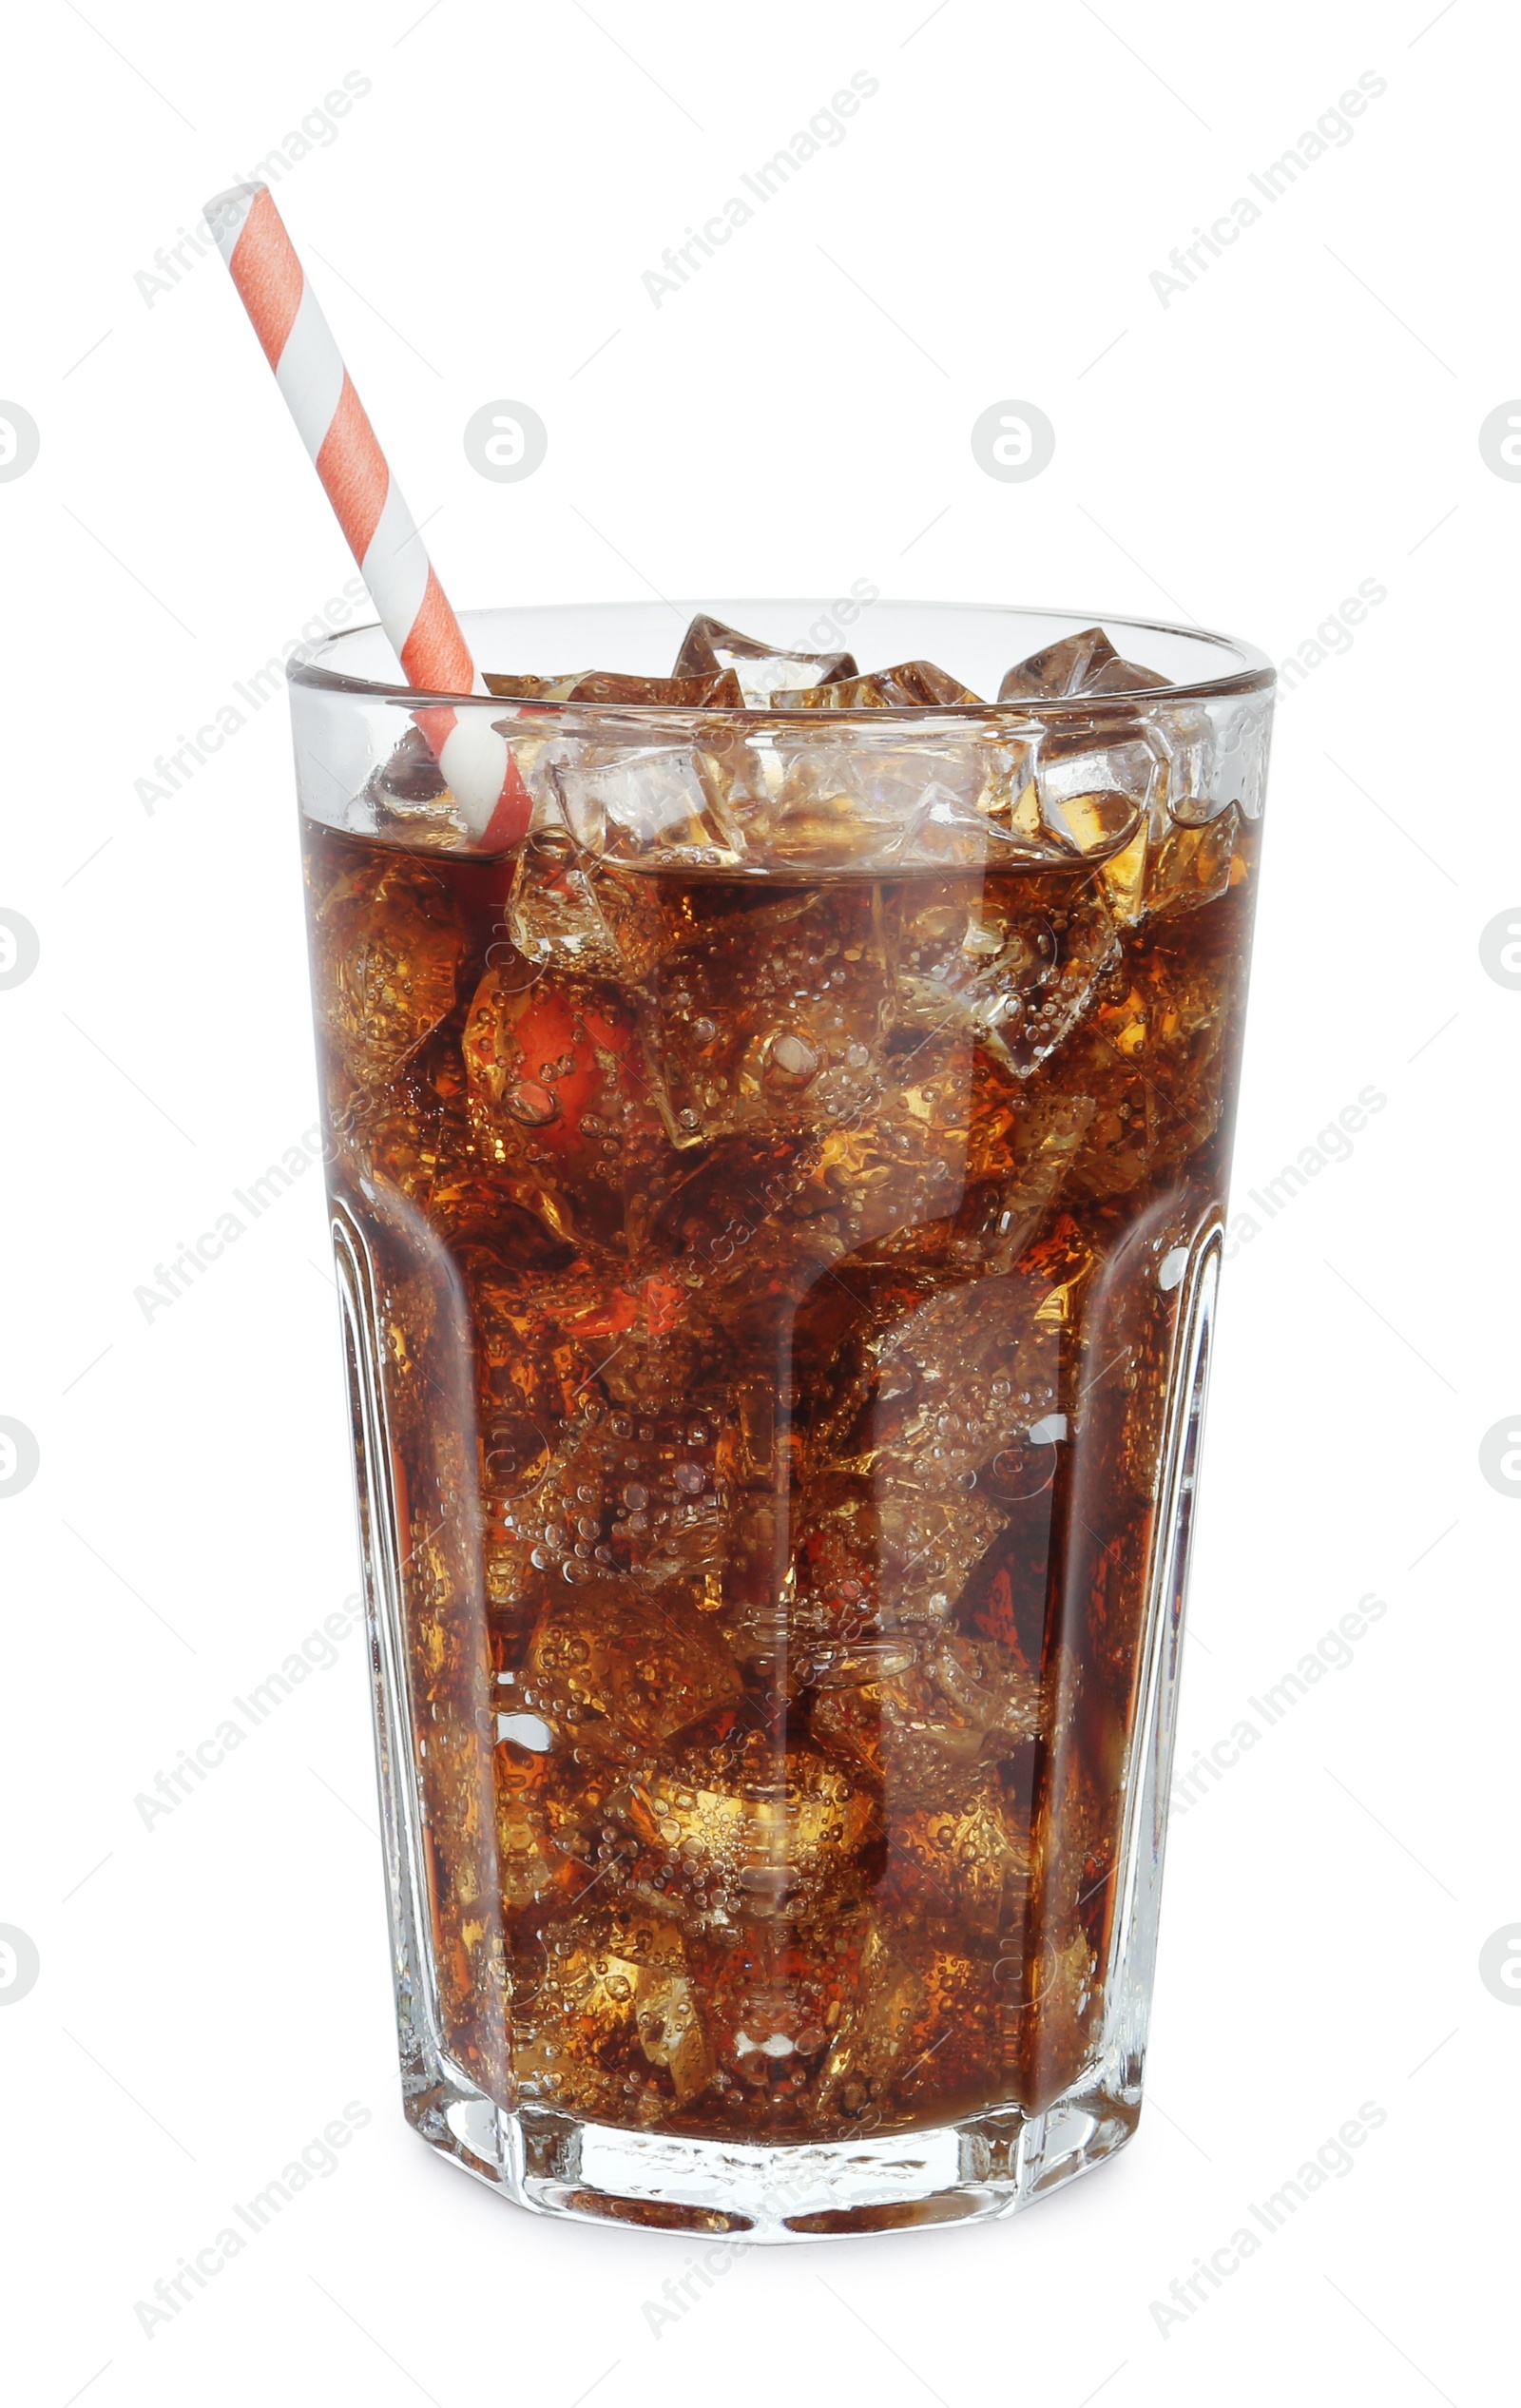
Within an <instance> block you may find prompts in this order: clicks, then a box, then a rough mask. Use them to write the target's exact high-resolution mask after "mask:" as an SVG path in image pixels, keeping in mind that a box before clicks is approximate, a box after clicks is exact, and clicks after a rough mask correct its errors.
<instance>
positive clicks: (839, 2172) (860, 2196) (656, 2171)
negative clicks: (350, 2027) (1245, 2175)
mask: <svg viewBox="0 0 1521 2408" xmlns="http://www.w3.org/2000/svg"><path fill="white" fill-rule="evenodd" d="M1112 2071H1113V2072H1114V2073H1116V2074H1117V2073H1119V2071H1120V2069H1119V2068H1118V2067H1116V2068H1114V2069H1112ZM1140 2106H1141V2102H1140V2091H1139V2088H1138V2087H1136V2086H1134V2085H1133V2084H1130V2085H1122V2083H1121V2082H1120V2081H1116V2080H1112V2079H1111V2080H1106V2079H1105V2078H1103V2075H1102V2074H1101V2072H1100V2071H1098V2070H1097V2069H1095V2070H1093V2071H1089V2072H1088V2074H1087V2075H1086V2076H1085V2077H1084V2078H1083V2080H1082V2081H1081V2082H1079V2083H1076V2084H1074V2085H1073V2086H1072V2088H1071V2089H1070V2090H1068V2091H1067V2092H1066V2093H1065V2094H1064V2095H1063V2096H1062V2097H1061V2098H1059V2099H1057V2100H1055V2101H1054V2102H1053V2104H1052V2105H1051V2106H1050V2107H1049V2108H1047V2109H1045V2110H1044V2111H1043V2112H1042V2113H1040V2114H1027V2113H1026V2112H1025V2110H1024V2109H1021V2108H1017V2107H1007V2108H999V2109H994V2110H992V2112H990V2113H988V2114H985V2115H976V2116H970V2117H968V2118H967V2119H966V2120H965V2121H964V2122H962V2123H959V2124H944V2125H939V2126H937V2127H935V2128H934V2129H930V2130H927V2131H920V2132H898V2133H889V2134H887V2135H885V2136H883V2137H881V2138H871V2137H863V2138H861V2139H859V2140H852V2141H838V2142H831V2143H825V2144H823V2145H818V2144H813V2143H809V2144H802V2145H799V2146H796V2147H787V2146H784V2145H780V2144H779V2145H776V2146H772V2147H765V2148H747V2147H743V2146H741V2145H739V2144H736V2143H731V2142H724V2141H700V2140H683V2139H673V2138H671V2137H670V2136H669V2135H667V2134H664V2133H657V2132H626V2131H615V2130H613V2129H610V2128H608V2127H607V2126H606V2125H599V2124H586V2123H582V2122H580V2121H578V2119H577V2118H576V2117H574V2116H571V2115H564V2114H560V2113H557V2112H555V2111H554V2110H552V2109H542V2108H527V2109H522V2110H520V2111H519V2112H518V2113H515V2114H510V2113H508V2112H506V2111H505V2110H504V2109H499V2108H497V2107H496V2106H495V2105H494V2104H493V2103H492V2102H491V2100H490V2099H488V2098H487V2097H485V2096H484V2094H483V2093H482V2092H480V2091H479V2090H474V2089H473V2088H472V2086H471V2085H470V2084H469V2083H467V2082H464V2081H462V2080H460V2079H458V2078H457V2077H450V2078H446V2079H444V2080H441V2081H439V2082H436V2083H433V2084H430V2085H429V2087H428V2089H427V2090H425V2091H421V2092H418V2093H415V2094H414V2095H413V2096H412V2097H410V2098H409V2100H408V2102H407V2115H408V2120H409V2121H410V2122H411V2123H412V2125H413V2126H414V2129H415V2130H416V2131H417V2132H418V2133H420V2135H421V2136H422V2138H423V2139H424V2140H426V2141H427V2142H428V2143H429V2144H430V2145H431V2146H432V2147H433V2148H436V2149H437V2150H439V2152H440V2153H441V2154H442V2155H444V2156H446V2157H450V2158H452V2160H453V2162H454V2163H455V2164H456V2165H457V2166H461V2167H464V2169H465V2171H466V2172H467V2173H470V2174H473V2175H474V2176H475V2178H476V2179H477V2181H479V2182H484V2183H487V2184H489V2185H490V2186H491V2188H492V2189H493V2190H496V2191H499V2192H500V2193H501V2194H502V2196H503V2197H504V2198H507V2199H510V2200H511V2201H513V2202H514V2204H515V2205H516V2206H520V2207H527V2208H529V2210H530V2211H531V2212H532V2213H534V2214H535V2215H542V2216H565V2217H568V2218H569V2219H571V2220H572V2221H574V2222H579V2223H583V2224H586V2223H589V2224H617V2225H637V2226H640V2227H642V2228H644V2229H645V2230H651V2231H657V2232H678V2233H685V2234H697V2235H702V2236H703V2237H704V2238H707V2239H711V2240H715V2241H744V2242H768V2243H769V2242H784V2241H834V2240H848V2239H850V2238H851V2237H853V2236H854V2235H857V2234H860V2233H869V2232H904V2231H910V2230H913V2229H915V2228H916V2227H918V2226H921V2225H946V2224H982V2223H987V2222H989V2221H990V2220H991V2219H992V2218H993V2217H996V2216H1010V2215H1012V2214H1013V2213H1014V2212H1015V2210H1016V2209H1018V2208H1020V2207H1026V2206H1030V2203H1031V2201H1033V2200H1036V2199H1043V2198H1044V2197H1045V2196H1046V2195H1047V2193H1048V2192H1049V2191H1052V2190H1058V2189H1060V2187H1061V2186H1062V2185H1063V2184H1064V2183H1069V2182H1073V2181H1075V2180H1076V2178H1077V2176H1078V2175H1079V2174H1086V2173H1088V2172H1089V2171H1090V2170H1091V2169H1092V2167H1095V2166H1100V2165H1102V2164H1103V2163H1104V2160H1105V2159H1106V2158H1107V2157H1110V2156H1112V2155H1113V2153H1114V2151H1115V2150H1116V2149H1117V2148H1123V2147H1124V2145H1125V2143H1126V2141H1127V2140H1128V2139H1129V2137H1130V2135H1131V2133H1132V2132H1133V2131H1134V2129H1135V2127H1136V2123H1137V2120H1138V2118H1139V2115H1140Z"/></svg>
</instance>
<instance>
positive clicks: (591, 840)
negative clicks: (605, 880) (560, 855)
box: [538, 726, 743, 868]
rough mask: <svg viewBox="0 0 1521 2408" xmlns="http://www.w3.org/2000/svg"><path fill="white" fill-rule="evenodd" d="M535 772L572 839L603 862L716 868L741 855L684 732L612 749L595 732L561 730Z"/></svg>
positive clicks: (738, 834) (733, 830)
mask: <svg viewBox="0 0 1521 2408" xmlns="http://www.w3.org/2000/svg"><path fill="white" fill-rule="evenodd" d="M538 775H539V777H540V782H541V788H542V790H543V791H545V792H547V793H552V796H553V799H554V803H555V807H556V809H557V811H558V813H559V814H560V816H561V817H562V818H563V819H564V821H565V824H566V825H567V826H568V828H569V830H570V832H571V834H572V835H573V836H574V837H575V838H576V839H577V840H578V842H580V843H582V844H585V845H587V846H588V847H589V848H591V849H592V850H594V851H600V852H602V853H604V854H605V855H606V857H607V858H608V859H609V860H616V859H623V860H630V861H642V860H645V859H646V858H647V857H651V856H655V857H660V858H662V859H664V860H668V861H669V862H670V863H671V864H672V865H673V866H675V865H677V864H680V863H685V864H688V865H692V864H695V865H697V866H700V867H703V868H722V867H725V866H732V865H733V863H734V862H735V861H737V860H739V859H740V858H741V857H742V846H743V838H742V833H741V832H740V831H739V830H738V829H737V828H736V826H735V825H733V824H732V823H731V822H730V821H729V820H727V819H725V818H724V817H723V815H722V811H721V810H720V809H719V808H717V807H716V805H715V799H714V797H713V795H712V794H710V792H709V790H708V788H707V787H706V786H705V785H704V783H703V774H702V770H701V768H700V765H699V761H698V757H697V754H696V752H695V751H694V747H693V740H692V738H691V737H690V736H689V735H687V734H685V733H684V732H683V734H682V735H681V736H679V737H678V736H671V737H658V736H654V735H652V736H651V737H650V739H649V740H648V742H640V743H633V742H630V743H627V744H619V745H611V744H609V743H607V742H606V740H605V739H602V738H599V736H598V735H597V734H596V733H595V732H594V731H587V730H585V729H578V728H576V727H573V726H572V727H568V728H566V729H562V730H560V731H558V732H557V733H556V734H555V735H554V736H553V738H552V739H551V740H550V741H549V742H547V743H546V744H545V747H544V751H543V755H542V758H541V760H540V761H539V763H538Z"/></svg>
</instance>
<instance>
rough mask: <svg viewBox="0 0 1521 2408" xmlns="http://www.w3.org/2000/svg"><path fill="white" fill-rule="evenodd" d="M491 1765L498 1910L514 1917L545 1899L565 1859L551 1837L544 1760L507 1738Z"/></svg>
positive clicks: (502, 1741) (499, 1742)
mask: <svg viewBox="0 0 1521 2408" xmlns="http://www.w3.org/2000/svg"><path fill="white" fill-rule="evenodd" d="M493 1763H494V1766H495V1773H496V1848H497V1856H498V1859H499V1861H500V1864H501V1875H502V1905H503V1908H504V1911H505V1912H506V1913H507V1914H509V1915H514V1914H518V1913H520V1912H521V1911H522V1909H523V1908H524V1907H526V1906H532V1905H534V1904H536V1903H537V1901H538V1900H539V1899H540V1898H546V1897H548V1895H549V1892H550V1891H551V1890H552V1889H553V1887H554V1884H555V1878H556V1875H557V1874H558V1873H559V1872H560V1870H561V1867H562V1865H563V1864H564V1862H565V1859H564V1858H563V1857H562V1855H561V1853H560V1851H559V1849H558V1848H557V1847H556V1846H555V1845H554V1843H553V1841H552V1840H551V1839H550V1838H549V1825H548V1822H547V1820H546V1817H545V1811H544V1789H545V1765H544V1760H543V1757H542V1755H541V1754H538V1753H535V1752H534V1751H533V1750H531V1749H529V1748H527V1747H524V1746H522V1745H521V1744H519V1743H517V1742H515V1741H513V1740H511V1739H499V1740H498V1742H497V1744H496V1749H495V1752H494V1757H493Z"/></svg>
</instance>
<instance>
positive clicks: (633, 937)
mask: <svg viewBox="0 0 1521 2408" xmlns="http://www.w3.org/2000/svg"><path fill="white" fill-rule="evenodd" d="M507 926H508V934H510V937H511V939H512V942H513V944H514V945H515V946H516V947H517V949H518V951H519V953H520V954H523V956H524V958H525V959H526V960H527V961H529V962H533V963H535V964H538V965H544V966H548V965H549V964H554V965H556V966H557V967H559V968H561V969H565V970H573V971H581V972H584V973H587V975H588V976H591V977H594V978H623V979H626V980H629V981H636V980H638V979H640V978H642V977H643V976H644V975H645V972H646V971H647V970H648V969H649V968H650V967H651V965H652V964H653V963H654V962H655V961H657V960H658V959H659V958H660V955H661V954H663V953H664V952H665V951H666V950H667V949H668V948H669V946H670V945H671V944H672V943H673V942H674V940H675V936H676V928H675V926H674V924H667V920H666V915H665V914H664V912H663V910H662V908H661V905H660V902H659V900H658V898H657V896H656V895H655V893H654V891H653V889H652V888H651V887H650V885H649V883H648V881H647V880H646V879H641V878H640V877H636V876H630V875H629V874H628V873H627V872H626V871H622V872H621V871H619V870H617V869H615V868H613V867H612V866H611V865H610V864H609V863H606V862H603V861H598V860H597V859H596V858H595V857H593V856H591V855H589V854H587V853H586V852H584V851H583V849H582V848H581V846H579V845H578V844H576V842H575V841H574V839H573V838H571V837H570V836H569V834H568V833H566V832H556V831H554V830H547V831H545V832H544V833H543V834H541V835H537V836H532V837H530V838H529V840H528V842H527V843H526V844H525V845H524V847H523V849H522V851H521V852H520V854H519V855H518V858H517V864H516V867H515V869H514V871H513V876H512V887H511V892H510V896H509V898H508V907H507Z"/></svg>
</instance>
